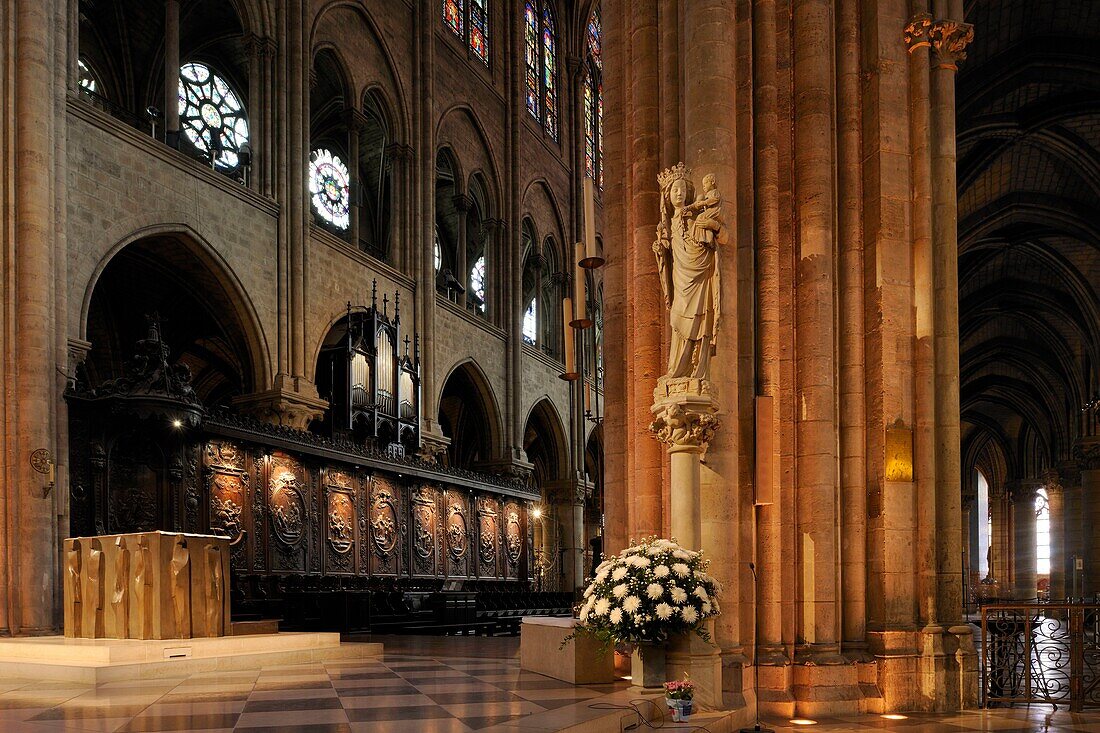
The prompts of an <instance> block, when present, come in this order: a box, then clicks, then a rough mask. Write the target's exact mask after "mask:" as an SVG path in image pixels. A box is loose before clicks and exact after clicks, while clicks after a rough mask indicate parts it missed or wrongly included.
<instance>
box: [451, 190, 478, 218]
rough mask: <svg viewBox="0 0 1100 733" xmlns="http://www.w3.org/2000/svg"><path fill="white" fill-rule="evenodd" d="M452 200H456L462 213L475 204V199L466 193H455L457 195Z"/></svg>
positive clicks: (456, 206)
mask: <svg viewBox="0 0 1100 733" xmlns="http://www.w3.org/2000/svg"><path fill="white" fill-rule="evenodd" d="M451 200H452V201H453V202H454V205H455V208H456V209H458V210H459V211H461V212H462V213H466V212H467V211H469V210H470V209H471V208H473V205H474V200H473V199H472V198H471V197H469V196H467V195H466V194H464V193H458V194H455V197H454V198H453V199H451Z"/></svg>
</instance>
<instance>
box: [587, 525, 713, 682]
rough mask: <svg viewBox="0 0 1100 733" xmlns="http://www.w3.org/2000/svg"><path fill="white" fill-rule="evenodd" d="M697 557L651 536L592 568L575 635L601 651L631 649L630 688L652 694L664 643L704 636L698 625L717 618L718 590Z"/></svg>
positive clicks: (659, 674)
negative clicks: (593, 641) (595, 642)
mask: <svg viewBox="0 0 1100 733" xmlns="http://www.w3.org/2000/svg"><path fill="white" fill-rule="evenodd" d="M708 565H709V561H708V560H705V559H704V558H703V556H702V554H701V553H699V552H694V551H692V550H688V549H685V548H683V547H681V546H680V545H678V544H676V543H675V542H674V541H672V540H666V539H658V538H656V537H651V538H648V539H644V540H642V541H641V543H639V544H633V543H632V544H631V546H630V547H628V548H626V549H625V550H623V551H622V552H620V553H619V554H618V555H615V556H613V557H610V558H608V559H607V560H605V561H604V562H602V563H601V564H600V565H599V566H598V567H597V568H596V576H595V577H594V578H592V579H591V581H590V582H589V584H588V588H587V589H586V590H585V592H584V599H585V600H584V605H583V606H581V610H580V618H579V623H578V627H577V629H578V631H584V632H587V633H590V634H592V635H594V636H595V637H596V638H598V639H600V640H601V641H603V643H604V645H605V646H611V645H612V644H619V643H630V644H632V645H633V646H634V653H633V656H632V658H631V674H632V677H633V682H634V684H635V685H639V686H641V687H648V688H654V689H658V688H660V687H661V685H662V684H663V683H664V680H665V669H664V668H665V664H664V658H665V642H667V641H668V639H669V637H670V636H671V635H675V634H689V633H695V634H698V635H699V636H700V637H702V638H703V639H704V640H706V641H708V642H709V641H710V636H709V634H708V633H707V631H706V629H705V628H704V627H703V625H702V624H703V621H704V620H706V619H708V618H711V617H714V616H717V615H718V613H719V610H720V609H719V605H718V595H719V593H721V590H722V588H721V585H720V584H719V583H718V581H717V580H716V579H715V578H713V577H711V576H710V574H709V573H707V567H708Z"/></svg>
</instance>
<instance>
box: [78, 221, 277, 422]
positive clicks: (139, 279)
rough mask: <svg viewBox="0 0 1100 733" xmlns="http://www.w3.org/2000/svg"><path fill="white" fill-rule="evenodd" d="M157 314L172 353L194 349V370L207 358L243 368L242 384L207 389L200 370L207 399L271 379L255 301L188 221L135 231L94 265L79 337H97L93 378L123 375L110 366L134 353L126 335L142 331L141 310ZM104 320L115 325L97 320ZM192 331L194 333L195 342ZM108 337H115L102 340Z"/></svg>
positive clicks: (230, 368)
mask: <svg viewBox="0 0 1100 733" xmlns="http://www.w3.org/2000/svg"><path fill="white" fill-rule="evenodd" d="M153 312H158V313H159V314H160V316H161V317H162V318H164V319H165V320H164V322H163V324H162V333H163V334H164V338H165V340H166V342H167V343H168V345H169V346H171V347H174V349H176V352H175V355H174V357H173V358H182V359H183V360H184V361H185V362H187V360H188V358H189V357H188V355H190V358H191V359H192V362H191V364H189V365H191V366H192V367H193V371H195V369H194V366H195V364H197V363H198V362H200V361H203V360H205V361H206V362H207V363H208V364H209V365H210V366H211V368H212V369H224V370H227V371H233V370H234V369H236V371H237V372H238V374H237V376H238V378H239V379H238V380H237V381H239V383H236V384H231V385H228V386H225V387H222V386H221V385H214V386H213V387H211V388H210V389H209V390H206V391H205V392H204V389H203V386H202V384H201V378H202V375H201V374H199V373H196V374H195V375H194V376H195V378H196V385H195V386H196V391H198V392H199V393H200V396H201V397H204V398H206V399H207V400H208V401H209V400H210V399H211V397H212V396H216V399H215V400H214V402H221V401H223V399H222V398H228V397H232V396H237V395H238V394H247V393H249V392H254V391H258V390H262V389H266V388H267V387H268V386H269V385H270V383H271V373H270V367H269V363H270V362H269V358H268V351H267V343H266V338H265V336H264V333H263V329H262V328H261V326H260V322H259V319H258V317H257V315H256V311H255V309H254V307H253V305H252V302H251V300H250V299H249V297H248V295H247V293H246V292H245V290H244V288H243V287H242V286H241V283H240V281H239V280H238V279H237V277H236V275H235V274H234V273H233V272H232V270H231V269H230V268H229V266H228V264H226V263H225V262H224V260H222V259H221V257H220V256H219V255H218V253H217V252H216V251H214V249H213V248H211V247H210V246H209V244H208V243H206V242H205V241H204V240H203V239H202V238H201V237H199V235H198V234H197V233H196V232H194V230H191V229H189V228H188V227H185V226H181V225H162V226H154V227H148V228H144V229H141V230H138V231H136V232H134V233H132V234H131V235H130V236H128V237H126V238H124V239H123V240H122V241H120V242H119V243H118V244H117V245H116V246H115V247H113V248H112V249H111V251H110V253H108V254H107V255H106V256H105V257H104V258H103V259H102V260H101V261H100V263H99V264H98V265H97V267H96V270H95V272H94V274H93V276H92V277H91V278H90V280H89V282H88V283H87V286H86V288H85V294H84V298H83V302H82V305H81V315H80V320H79V333H80V337H81V338H83V339H86V340H89V341H91V343H92V351H91V352H90V354H91V357H90V358H91V363H90V364H89V368H93V369H94V368H96V366H95V365H96V364H98V369H99V371H100V372H101V373H99V374H97V375H96V377H97V379H96V381H102V379H105V378H109V377H110V376H119V374H113V373H111V372H113V371H117V368H118V365H119V364H120V361H119V360H120V359H125V358H126V357H127V356H128V355H129V352H128V349H129V348H130V347H132V345H133V344H132V343H129V342H128V341H132V340H134V339H135V338H136V336H135V334H138V333H140V329H141V325H140V319H141V318H142V316H144V315H147V314H151V313H153ZM102 319H108V320H111V321H112V323H111V325H108V324H107V323H96V321H97V320H102ZM184 334H186V335H184ZM188 336H190V337H194V338H192V342H188V340H187V337H188ZM173 337H175V338H173ZM105 338H107V339H109V340H110V339H114V340H113V341H112V342H110V343H103V341H104V339H105ZM196 339H198V340H196ZM173 340H174V341H175V343H173ZM97 341H99V342H101V343H97ZM200 342H201V343H200ZM104 349H106V350H107V351H108V352H109V354H108V353H103V350H104ZM97 360H98V362H97ZM229 381H234V380H232V379H230V380H229ZM211 406H213V405H211Z"/></svg>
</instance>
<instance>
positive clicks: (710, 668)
mask: <svg viewBox="0 0 1100 733" xmlns="http://www.w3.org/2000/svg"><path fill="white" fill-rule="evenodd" d="M704 625H705V628H707V630H708V631H709V632H710V634H711V638H714V620H713V619H708V620H707V621H706V622H704ZM685 673H686V674H687V675H688V676H689V677H691V681H692V682H694V683H695V701H696V703H697V704H698V705H699V706H700V708H701V709H703V710H721V709H723V707H724V706H723V700H722V656H721V654H720V653H719V650H718V647H717V646H715V645H714V644H710V643H708V642H706V641H703V639H702V638H700V637H699V635H698V634H686V635H682V636H677V637H674V638H672V639H669V642H668V654H667V656H666V657H665V674H666V676H667V677H666V679H668V680H681V679H683V678H684V674H685Z"/></svg>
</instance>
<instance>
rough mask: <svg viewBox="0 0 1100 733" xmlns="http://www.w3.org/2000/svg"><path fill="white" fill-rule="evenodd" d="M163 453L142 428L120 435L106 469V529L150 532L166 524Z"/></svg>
mask: <svg viewBox="0 0 1100 733" xmlns="http://www.w3.org/2000/svg"><path fill="white" fill-rule="evenodd" d="M164 463H165V461H164V453H163V452H162V451H161V449H160V447H159V446H158V445H157V444H156V443H155V442H154V441H152V440H151V439H150V438H149V437H147V436H146V435H144V434H143V433H142V431H140V430H133V431H130V432H127V433H124V434H122V435H120V436H119V437H118V438H117V439H116V440H115V442H114V444H113V445H112V446H111V451H110V454H109V456H108V470H107V531H108V532H109V533H112V534H122V533H126V532H148V531H152V530H155V529H158V528H159V527H161V526H163V525H162V524H161V509H162V508H164V507H165V506H167V505H168V500H167V499H168V497H167V487H166V485H165V465H164Z"/></svg>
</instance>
